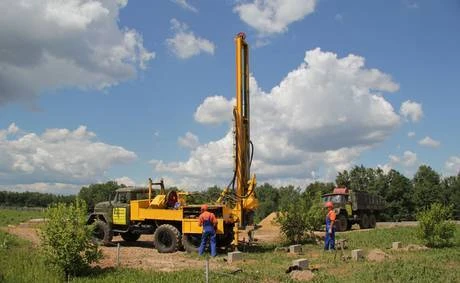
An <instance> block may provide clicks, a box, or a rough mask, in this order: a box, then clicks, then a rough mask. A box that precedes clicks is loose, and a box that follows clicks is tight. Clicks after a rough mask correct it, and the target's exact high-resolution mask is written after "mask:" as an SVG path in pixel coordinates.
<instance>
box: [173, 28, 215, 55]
mask: <svg viewBox="0 0 460 283" xmlns="http://www.w3.org/2000/svg"><path fill="white" fill-rule="evenodd" d="M171 29H172V30H173V31H174V33H175V34H174V36H173V37H172V38H168V39H166V44H167V45H168V47H169V48H171V50H172V52H173V53H174V54H175V55H176V56H177V57H179V58H181V59H187V58H190V57H193V56H196V55H199V54H200V53H201V52H205V53H208V54H211V55H213V54H214V50H215V49H216V46H215V44H214V43H212V42H211V41H209V40H207V39H205V38H202V37H198V36H196V35H195V34H194V33H193V31H190V30H189V27H188V26H187V25H186V24H185V23H181V22H179V21H178V20H176V19H171Z"/></svg>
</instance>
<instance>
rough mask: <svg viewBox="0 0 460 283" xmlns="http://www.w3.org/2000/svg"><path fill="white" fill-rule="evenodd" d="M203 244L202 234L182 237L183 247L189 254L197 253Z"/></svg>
mask: <svg viewBox="0 0 460 283" xmlns="http://www.w3.org/2000/svg"><path fill="white" fill-rule="evenodd" d="M200 243H201V234H184V235H182V245H183V246H184V249H185V251H186V252H188V253H197V252H198V248H199V247H200Z"/></svg>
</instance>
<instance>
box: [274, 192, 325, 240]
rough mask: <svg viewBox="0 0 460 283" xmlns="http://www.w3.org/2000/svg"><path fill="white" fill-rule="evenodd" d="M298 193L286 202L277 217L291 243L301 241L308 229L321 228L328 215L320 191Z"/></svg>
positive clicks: (283, 232) (282, 230) (282, 231)
mask: <svg viewBox="0 0 460 283" xmlns="http://www.w3.org/2000/svg"><path fill="white" fill-rule="evenodd" d="M294 192H296V191H294ZM297 193H298V194H299V195H298V197H297V198H292V200H294V201H291V202H289V203H285V205H284V206H282V207H281V209H280V213H279V214H278V217H277V222H278V223H279V224H280V230H281V233H282V234H283V235H284V236H285V237H286V239H287V240H288V242H290V243H299V242H301V241H302V240H303V237H304V236H305V232H307V231H310V232H311V231H315V230H319V229H321V227H322V226H323V224H324V221H325V217H326V214H325V210H324V209H323V204H322V201H321V195H320V192H318V193H313V194H311V193H302V194H300V193H299V192H298V191H297ZM310 235H311V234H310Z"/></svg>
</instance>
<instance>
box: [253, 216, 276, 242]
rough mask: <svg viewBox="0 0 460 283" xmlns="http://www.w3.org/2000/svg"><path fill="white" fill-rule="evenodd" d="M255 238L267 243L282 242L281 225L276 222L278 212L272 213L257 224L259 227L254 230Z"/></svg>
mask: <svg viewBox="0 0 460 283" xmlns="http://www.w3.org/2000/svg"><path fill="white" fill-rule="evenodd" d="M254 238H255V239H256V240H257V241H260V242H265V243H273V242H280V241H281V240H282V239H281V235H280V225H279V224H278V223H276V212H272V213H270V214H269V215H268V216H267V217H265V218H264V219H263V220H262V221H260V222H259V223H258V224H257V229H256V230H255V231H254Z"/></svg>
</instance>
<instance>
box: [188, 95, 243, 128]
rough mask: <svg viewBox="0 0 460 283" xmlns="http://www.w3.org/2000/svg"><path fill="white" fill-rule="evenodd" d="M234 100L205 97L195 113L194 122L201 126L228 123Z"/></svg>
mask: <svg viewBox="0 0 460 283" xmlns="http://www.w3.org/2000/svg"><path fill="white" fill-rule="evenodd" d="M234 102H235V99H233V100H227V99H226V98H225V97H223V96H219V95H215V96H210V97H206V98H205V100H204V102H203V103H202V104H201V105H200V106H198V108H197V109H196V111H195V115H194V116H195V120H196V121H197V122H200V123H203V124H220V123H222V122H230V121H231V119H232V117H233V114H232V107H233V105H234V104H235V103H234Z"/></svg>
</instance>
